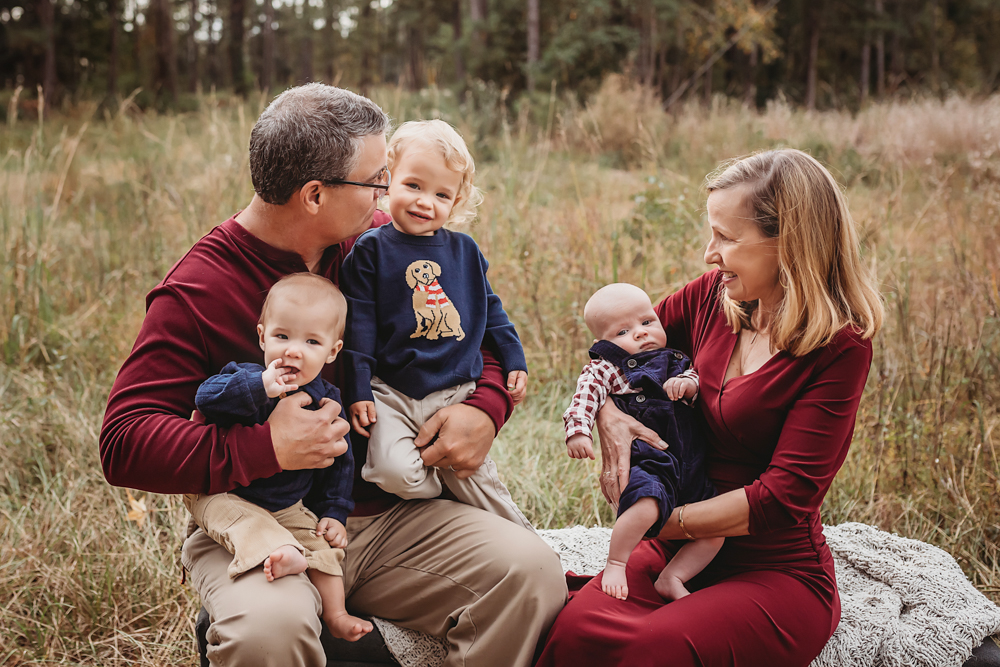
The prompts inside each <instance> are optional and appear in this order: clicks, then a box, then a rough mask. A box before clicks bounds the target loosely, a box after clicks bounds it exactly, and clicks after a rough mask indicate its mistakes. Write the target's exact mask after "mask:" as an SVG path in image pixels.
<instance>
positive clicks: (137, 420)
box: [101, 285, 281, 493]
mask: <svg viewBox="0 0 1000 667" xmlns="http://www.w3.org/2000/svg"><path fill="white" fill-rule="evenodd" d="M148 307H149V309H148V311H147V313H146V318H145V320H144V321H143V324H142V328H141V330H140V331H139V335H138V337H137V339H136V343H135V347H134V348H133V350H132V353H131V354H130V355H129V357H128V359H127V360H126V361H125V364H124V365H123V366H122V369H121V371H119V373H118V377H117V378H116V380H115V383H114V386H113V387H112V389H111V395H110V397H109V398H108V409H107V412H106V413H105V417H104V426H103V427H102V429H101V463H102V466H103V468H104V474H105V477H107V479H108V481H109V482H110V483H112V484H114V485H116V486H128V487H131V488H136V489H143V490H146V491H153V492H156V493H219V492H221V491H228V490H231V489H233V488H234V487H235V486H236V485H237V484H240V485H246V484H248V483H250V482H251V481H252V480H254V479H257V478H260V477H269V476H271V475H273V474H275V473H277V472H279V471H280V470H281V469H280V467H279V466H278V462H277V460H276V459H275V456H274V448H273V447H272V445H271V435H270V427H269V426H268V425H267V424H264V425H262V426H253V427H244V426H234V427H232V428H229V429H224V428H220V427H217V426H210V425H205V424H196V423H194V422H192V421H190V419H189V417H190V416H191V413H192V411H193V410H194V395H195V392H196V390H197V388H198V385H199V384H200V383H201V382H202V381H203V380H204V379H205V377H207V375H209V374H210V373H211V372H213V371H211V370H209V369H208V368H207V366H208V360H207V357H208V354H207V350H206V349H205V345H204V341H203V339H202V337H201V335H200V326H199V323H198V322H197V321H196V320H195V318H194V317H193V316H192V314H191V312H190V310H189V309H188V307H187V306H186V305H185V303H184V301H183V300H182V299H181V298H180V297H179V296H178V295H177V294H176V293H175V292H174V290H172V289H171V288H170V287H164V286H162V285H161V286H159V287H157V288H156V289H154V290H153V292H152V293H151V294H150V296H149V300H148Z"/></svg>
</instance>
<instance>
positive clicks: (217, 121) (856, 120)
mask: <svg viewBox="0 0 1000 667" xmlns="http://www.w3.org/2000/svg"><path fill="white" fill-rule="evenodd" d="M376 97H377V99H378V100H379V102H380V103H381V104H382V105H383V106H384V107H385V108H386V109H387V110H388V111H389V112H390V113H391V114H392V115H393V116H394V117H395V118H397V119H399V120H405V119H410V118H429V117H441V118H444V119H445V120H448V121H450V122H452V123H454V124H455V125H457V126H458V127H459V129H460V130H461V131H462V132H463V134H464V135H465V136H466V137H468V138H470V140H471V143H472V144H473V150H474V153H475V154H476V155H477V157H478V158H479V161H480V174H481V176H480V177H479V181H480V184H481V185H482V186H483V187H484V189H485V190H486V194H487V196H486V202H485V204H484V205H483V207H482V209H481V216H480V220H479V221H478V222H477V223H476V224H474V225H472V226H471V227H470V228H469V230H468V231H470V233H472V234H473V235H474V236H475V237H476V238H477V239H478V241H479V242H480V244H481V245H482V247H483V249H484V252H485V253H486V255H487V257H488V258H489V259H490V262H491V280H492V282H493V284H494V287H495V289H496V290H497V291H498V293H499V294H500V295H501V297H502V298H503V299H504V302H505V304H506V306H507V308H508V312H509V313H510V315H511V318H512V319H513V320H514V322H515V323H516V324H517V326H518V329H519V331H520V333H521V336H522V339H523V340H524V344H525V348H526V352H527V356H528V359H529V364H530V370H531V395H530V398H529V399H528V401H527V402H526V404H525V405H524V407H523V408H521V409H520V410H519V411H518V412H517V413H516V414H515V416H514V418H513V419H512V420H511V422H510V423H509V424H508V425H507V426H506V427H505V428H504V429H503V431H502V432H501V434H500V436H499V438H498V442H497V444H496V446H495V448H494V454H495V456H496V458H497V459H498V463H499V465H500V467H501V469H502V470H503V471H504V473H505V477H506V479H507V480H508V482H509V483H510V487H511V490H512V492H513V493H514V495H515V497H516V498H517V500H518V502H519V503H521V504H522V506H523V507H524V508H525V511H526V513H527V514H528V515H529V517H531V518H532V519H534V520H535V521H536V522H537V523H538V524H539V525H540V526H545V527H555V526H562V525H567V524H575V523H582V524H586V525H592V524H594V523H601V524H604V525H608V524H609V523H610V522H611V521H612V515H611V512H610V511H609V510H608V508H607V506H606V504H605V503H604V502H603V500H602V499H601V497H600V493H599V491H598V489H597V483H596V473H597V470H598V466H597V464H596V463H590V462H579V461H572V460H570V459H568V457H566V456H565V453H564V450H563V446H562V435H561V425H560V414H561V412H562V410H563V409H564V407H565V403H566V401H567V399H568V397H569V395H570V393H571V391H572V383H573V381H574V379H575V376H576V373H577V372H578V371H579V368H580V367H581V366H582V364H583V363H584V362H585V350H586V348H587V347H588V343H589V335H588V333H587V331H586V327H585V326H584V325H583V322H582V318H581V310H582V304H583V303H584V301H585V300H586V298H587V297H588V296H589V295H590V293H591V292H592V291H593V290H594V289H596V288H597V287H599V286H600V285H602V284H604V283H607V282H611V281H616V280H622V281H629V282H633V283H636V284H638V285H641V286H642V287H644V288H645V289H646V290H648V291H649V292H650V294H651V295H652V296H653V297H654V298H658V297H661V296H663V295H666V294H669V293H670V292H672V291H673V290H675V289H677V288H678V287H679V286H680V285H682V284H684V282H686V281H687V280H690V279H692V278H693V277H695V276H697V275H698V274H699V273H700V272H702V271H704V270H705V268H706V267H705V265H704V264H703V263H702V260H701V256H702V250H703V244H704V232H703V225H702V218H703V208H704V196H703V193H702V192H701V183H702V179H703V177H704V175H705V173H706V172H708V171H709V170H711V169H712V168H713V167H714V166H715V165H716V164H717V162H718V161H719V160H722V159H724V158H728V157H732V156H734V155H739V154H743V153H746V152H749V151H753V150H759V149H763V148H769V147H773V146H795V147H799V148H803V149H805V150H807V151H809V152H811V153H812V154H814V155H816V156H817V157H819V158H820V159H821V160H822V161H824V162H825V163H826V164H827V165H829V167H830V168H831V170H832V171H833V173H834V174H835V175H836V176H837V177H838V179H839V180H840V181H841V182H842V183H843V184H844V186H845V189H846V191H847V194H848V197H849V199H850V202H851V207H852V211H853V212H854V215H855V217H856V218H857V220H858V222H859V223H860V225H861V227H862V230H863V236H864V243H865V253H866V257H867V259H868V260H869V261H871V262H872V263H873V264H874V265H875V266H876V268H877V270H878V273H879V276H880V278H881V281H882V287H883V293H884V294H885V298H886V304H887V308H888V312H889V318H888V323H887V326H886V327H885V329H884V330H883V332H882V333H881V334H880V335H879V336H878V338H877V340H876V341H875V349H876V353H875V361H874V364H873V368H872V373H871V376H870V378H869V382H868V386H867V388H866V393H865V397H864V400H863V402H862V407H861V412H860V414H859V417H858V426H857V430H856V435H855V440H854V445H853V447H852V450H851V453H850V456H849V458H848V460H847V462H846V464H845V466H844V468H843V470H842V471H841V473H840V475H839V476H838V478H837V480H836V482H835V484H834V487H833V488H832V490H831V492H830V494H829V496H828V498H827V502H826V505H825V506H824V510H823V512H824V520H825V521H826V522H828V523H838V522H841V521H846V520H858V521H865V522H869V523H873V524H876V525H878V526H880V527H882V528H885V529H888V530H893V531H895V532H898V533H900V534H904V535H907V536H910V537H915V538H919V539H924V540H927V541H930V542H932V543H934V544H937V545H939V546H942V547H943V548H945V549H947V550H948V551H949V552H950V553H952V554H953V555H955V557H956V558H957V559H958V560H959V562H960V563H961V564H962V566H963V568H964V569H965V571H966V573H967V574H968V575H969V577H970V578H971V579H972V581H973V582H974V583H975V584H976V585H977V586H979V587H980V588H981V589H982V590H984V591H986V592H987V594H989V595H992V596H993V597H994V599H996V598H997V597H1000V564H998V553H997V539H998V537H1000V511H998V509H997V508H998V507H1000V498H998V495H1000V491H998V484H997V482H998V479H1000V460H998V452H997V449H998V443H997V441H996V440H997V438H996V437H995V434H994V432H995V429H996V427H997V425H998V424H1000V411H998V408H997V401H996V400H995V398H994V397H996V396H998V395H1000V361H998V360H1000V330H998V327H997V323H998V304H1000V295H998V290H997V272H998V269H1000V256H998V253H1000V251H998V241H1000V239H998V238H997V237H998V235H1000V231H998V226H997V223H996V217H997V212H998V210H1000V155H998V150H997V149H998V142H1000V127H998V125H1000V98H995V97H994V98H988V99H976V100H970V99H958V98H955V99H949V100H947V101H944V102H940V101H929V100H928V101H913V102H905V103H903V102H897V103H886V104H884V105H876V106H871V107H868V108H866V109H865V110H863V111H862V112H860V113H858V114H855V115H850V114H846V113H837V112H824V113H811V114H810V113H804V112H802V111H798V110H796V109H794V108H792V107H789V106H788V105H785V104H782V103H781V102H775V103H772V104H771V105H770V106H769V107H768V108H767V109H766V110H764V111H761V112H756V111H751V110H747V109H745V108H743V107H741V106H740V105H739V104H737V103H735V102H732V101H730V100H726V99H724V98H716V99H715V100H714V101H713V104H712V106H711V107H710V108H704V107H699V106H695V105H691V106H687V107H682V108H679V109H677V110H676V111H675V113H674V114H672V115H671V114H665V113H663V112H662V111H660V110H659V108H658V106H657V104H656V101H655V99H654V98H653V97H652V96H651V95H650V94H649V93H648V92H646V91H643V90H641V89H638V88H636V87H634V86H632V85H631V84H629V83H627V82H625V81H624V80H621V79H610V80H609V81H608V82H606V84H605V87H604V88H603V89H602V90H601V92H599V93H598V94H597V95H596V96H595V97H594V98H593V99H591V100H589V101H588V102H587V103H586V104H580V103H578V102H577V101H576V100H575V99H573V98H572V97H563V96H561V95H559V94H552V95H549V96H544V95H539V96H538V97H536V98H532V99H526V100H522V101H520V102H519V103H518V104H517V105H515V106H513V108H510V107H509V106H508V105H507V104H506V101H505V100H504V97H503V92H502V91H499V90H496V89H494V88H491V87H490V86H487V85H480V86H478V87H475V88H473V89H472V90H470V91H469V93H468V94H467V95H466V96H464V97H462V98H456V97H454V96H450V95H448V94H447V93H446V92H445V91H433V90H431V91H425V92H424V93H423V94H420V95H410V94H406V93H402V92H401V91H399V90H397V89H387V90H382V91H379V92H378V94H377V95H376ZM263 102H264V101H263V100H253V101H251V102H249V103H245V104H243V103H238V102H236V101H233V100H230V99H225V98H211V97H206V98H203V99H202V100H201V108H200V110H199V111H198V112H197V113H192V114H188V115H180V116H157V115H155V114H148V115H140V114H137V113H135V112H134V110H132V109H131V108H130V107H129V105H128V104H127V103H124V104H123V105H122V107H121V109H119V110H118V111H117V112H115V113H107V114H104V115H102V116H98V115H96V114H95V111H94V109H95V108H94V107H81V108H78V109H75V110H74V111H73V114H72V115H71V116H66V117H59V118H53V119H48V120H44V121H43V122H38V121H37V119H35V118H33V117H32V118H30V119H27V120H25V119H23V118H22V120H20V121H18V122H16V123H15V124H13V125H8V126H7V127H5V128H2V129H0V247H2V249H3V253H4V258H5V261H4V263H3V264H0V350H2V355H3V356H2V361H0V401H2V405H3V406H4V407H3V410H2V411H0V460H2V461H3V463H4V466H3V474H2V477H0V517H2V519H0V552H2V553H3V558H2V559H0V604H2V605H3V607H2V610H0V613H2V617H3V618H4V622H3V623H2V624H0V664H22V663H23V664H28V663H31V664H35V663H74V664H75V663H83V664H102V665H116V664H135V663H139V664H148V665H160V664H192V663H193V662H194V658H193V656H194V652H193V645H192V643H191V631H192V617H193V613H194V611H195V609H196V607H197V601H196V599H195V597H194V595H193V594H192V592H191V591H190V590H189V589H188V588H187V587H185V586H182V585H181V583H180V569H179V565H178V556H179V546H180V534H181V532H182V530H183V526H184V521H185V517H184V513H183V509H182V507H181V506H180V505H179V503H177V502H176V499H174V498H170V497H167V496H146V497H145V502H146V503H147V506H148V507H149V509H150V510H151V511H150V512H149V519H148V520H147V522H146V523H145V525H143V526H142V527H141V528H140V527H139V526H137V525H136V524H135V523H134V522H130V521H128V520H127V518H126V514H127V512H128V510H129V507H130V506H129V502H128V500H127V496H126V492H125V490H122V489H115V488H112V487H110V486H108V485H107V484H106V483H105V482H104V480H103V476H102V475H101V472H100V467H99V463H98V460H97V434H98V430H99V427H100V422H101V418H102V415H103V408H104V401H105V400H106V397H107V392H108V389H109V388H110V385H111V382H112V380H113V377H114V373H115V372H116V371H117V369H118V367H119V366H120V364H121V361H122V360H123V359H124V357H125V355H127V353H128V351H129V349H130V346H131V343H132V341H133V339H134V336H135V334H136V332H137V330H138V326H139V323H140V322H141V319H142V315H143V298H144V295H145V293H146V292H147V291H148V290H149V289H150V288H151V287H152V286H153V285H154V284H155V283H156V282H157V281H158V280H159V279H160V278H161V277H162V275H163V274H164V273H165V271H166V270H167V269H168V268H169V266H170V265H171V264H172V263H173V262H174V261H175V260H176V259H177V258H178V257H180V256H181V255H182V253H183V252H184V251H185V250H186V248H187V247H189V246H190V245H191V244H192V243H193V242H194V241H195V240H197V238H199V236H200V235H202V234H204V233H205V232H207V231H208V230H209V229H211V227H212V226H214V225H215V224H217V223H218V222H220V221H222V220H223V219H225V218H226V217H228V216H229V215H230V214H231V213H232V212H233V211H235V210H237V209H238V208H239V207H241V206H242V205H244V204H245V202H247V201H249V198H250V194H251V191H250V185H249V178H248V175H247V169H246V161H245V154H246V150H245V147H246V140H247V136H248V133H249V129H250V127H251V125H252V121H253V118H255V116H256V114H257V113H258V111H259V110H260V108H261V106H262V104H263ZM136 496H137V498H140V499H142V498H143V496H144V494H141V493H137V494H136Z"/></svg>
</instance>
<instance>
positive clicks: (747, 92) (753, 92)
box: [743, 44, 758, 107]
mask: <svg viewBox="0 0 1000 667" xmlns="http://www.w3.org/2000/svg"><path fill="white" fill-rule="evenodd" d="M757 51H758V48H757V45H756V44H754V45H753V46H751V47H750V54H749V55H748V56H747V61H748V62H747V80H746V87H745V88H744V89H743V104H745V105H747V106H748V107H756V106H757V58H758V56H757Z"/></svg>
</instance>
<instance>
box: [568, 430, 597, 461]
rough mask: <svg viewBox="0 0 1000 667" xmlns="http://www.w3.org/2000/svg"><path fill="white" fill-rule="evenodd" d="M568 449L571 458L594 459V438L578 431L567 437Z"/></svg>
mask: <svg viewBox="0 0 1000 667" xmlns="http://www.w3.org/2000/svg"><path fill="white" fill-rule="evenodd" d="M566 449H567V451H569V457H570V458H571V459H593V458H594V439H593V438H591V437H590V436H589V435H584V434H583V433H576V434H574V435H571V436H570V437H569V438H567V439H566Z"/></svg>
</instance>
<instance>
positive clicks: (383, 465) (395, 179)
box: [341, 120, 531, 529]
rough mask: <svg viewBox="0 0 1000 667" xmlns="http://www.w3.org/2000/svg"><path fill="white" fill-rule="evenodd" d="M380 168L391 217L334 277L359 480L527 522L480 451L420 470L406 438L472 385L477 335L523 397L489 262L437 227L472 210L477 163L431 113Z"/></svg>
mask: <svg viewBox="0 0 1000 667" xmlns="http://www.w3.org/2000/svg"><path fill="white" fill-rule="evenodd" d="M388 166H389V170H390V173H391V178H390V183H389V190H388V193H387V194H388V197H389V211H390V213H391V216H392V224H389V225H384V226H382V227H379V228H377V229H372V230H369V231H368V232H365V233H364V234H363V235H362V236H361V237H360V238H359V239H358V241H357V243H355V245H354V248H353V249H352V250H351V254H350V255H348V256H347V258H346V259H345V260H344V265H343V268H342V273H341V276H342V280H341V285H342V286H343V287H344V294H345V296H347V301H348V304H349V306H350V308H349V312H348V319H347V334H346V340H345V348H344V354H345V357H346V363H345V367H346V369H347V375H348V381H347V383H346V385H345V387H344V391H345V394H346V397H347V400H348V403H349V406H350V407H349V408H348V411H349V413H350V416H351V424H352V425H353V427H354V429H355V431H357V432H358V433H359V434H362V435H364V436H367V437H368V438H369V441H368V455H367V458H366V462H365V465H364V467H363V468H362V469H361V476H362V477H363V478H364V479H365V480H367V481H369V482H373V483H375V484H377V485H378V486H379V487H381V488H382V489H384V490H385V491H388V492H389V493H393V494H396V495H398V496H400V497H401V498H407V499H411V498H436V497H438V496H439V495H441V493H442V490H443V485H444V486H447V487H448V490H449V491H450V492H451V494H452V495H453V496H454V497H455V498H457V499H458V500H459V501H461V502H464V503H467V504H469V505H473V506H475V507H479V508H481V509H484V510H487V511H489V512H493V513H494V514H497V515H499V516H502V517H505V518H507V519H510V520H511V521H513V522H515V523H518V524H521V525H523V526H525V527H526V528H529V529H530V528H531V524H530V523H529V522H528V520H527V519H526V518H525V517H524V515H523V514H522V513H521V511H520V510H519V509H518V508H517V505H515V504H514V501H513V500H512V499H511V497H510V493H509V492H508V491H507V488H506V487H505V486H504V485H503V483H502V482H501V481H500V478H499V477H498V476H497V470H496V464H494V463H493V461H492V460H491V459H490V458H489V457H487V459H486V461H485V462H484V463H483V465H482V466H480V467H479V468H478V469H477V470H476V471H474V472H473V473H472V474H471V476H468V473H467V471H458V472H457V473H456V471H455V470H454V469H452V468H450V467H449V468H441V469H436V468H430V467H427V466H425V465H424V462H423V459H421V456H420V449H418V448H417V447H416V445H415V443H414V440H415V438H416V436H417V433H418V432H419V430H420V427H421V426H423V424H424V422H425V421H427V419H428V418H430V417H431V416H432V415H433V414H434V413H435V412H437V411H438V410H440V409H441V408H443V407H446V406H449V405H454V404H456V403H461V402H462V401H464V400H465V399H466V397H468V395H469V394H471V393H472V391H473V389H475V386H476V380H478V379H479V377H480V375H481V374H482V370H483V361H482V355H481V352H480V348H481V347H482V345H483V342H484V340H485V341H488V344H489V345H490V347H491V349H493V350H495V351H496V353H497V355H498V356H499V360H500V363H501V364H502V365H503V368H504V370H505V371H506V372H507V386H508V390H509V391H510V392H511V396H512V397H513V399H514V402H515V404H517V403H518V402H520V401H521V399H523V398H524V394H525V387H526V381H527V365H526V363H525V359H524V351H523V349H522V348H521V342H520V340H519V339H518V337H517V332H516V331H515V330H514V325H512V324H511V323H510V320H509V319H507V314H506V313H505V312H504V309H503V305H502V304H501V303H500V299H499V297H497V295H496V294H494V293H493V290H492V288H491V287H490V283H489V281H488V280H487V279H486V270H487V267H488V264H487V262H486V259H485V258H484V257H483V255H482V253H481V252H480V251H479V247H478V246H477V245H476V242H475V241H474V240H473V239H472V237H470V236H468V235H466V234H462V233H459V232H453V231H450V230H448V229H444V228H443V225H444V224H445V223H446V222H448V223H453V224H454V223H460V222H465V221H467V220H471V219H472V218H474V217H475V215H476V213H475V209H476V206H477V205H478V204H479V203H480V202H481V201H482V196H481V195H480V193H479V191H478V189H477V188H476V187H475V186H473V185H472V176H473V173H474V172H475V163H474V162H473V160H472V156H471V155H470V154H469V149H468V148H467V147H466V145H465V142H464V141H463V140H462V137H461V136H459V134H458V133H457V132H456V131H455V130H454V129H453V128H452V127H451V126H450V125H448V124H447V123H445V122H443V121H440V120H433V121H420V122H410V123H404V124H403V125H402V126H400V128H399V129H398V130H396V132H395V133H394V134H393V136H392V139H391V140H390V141H389V145H388Z"/></svg>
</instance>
